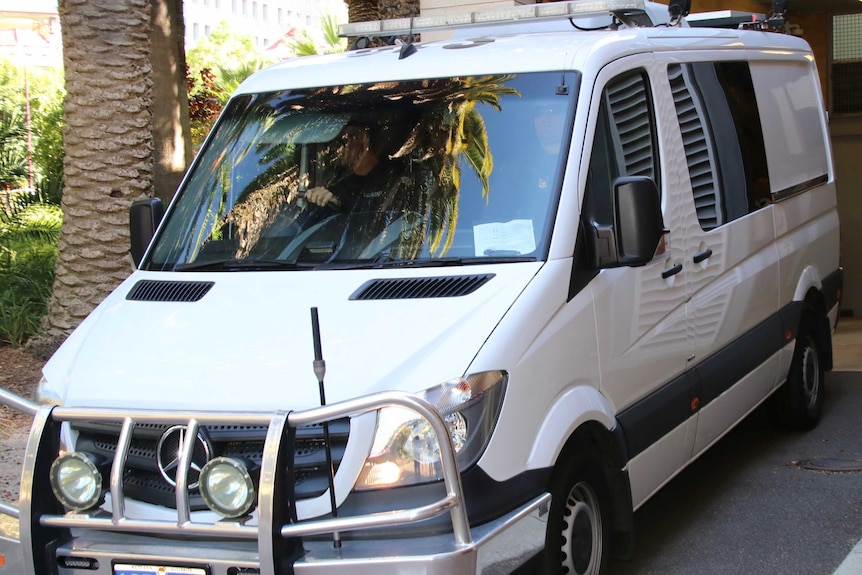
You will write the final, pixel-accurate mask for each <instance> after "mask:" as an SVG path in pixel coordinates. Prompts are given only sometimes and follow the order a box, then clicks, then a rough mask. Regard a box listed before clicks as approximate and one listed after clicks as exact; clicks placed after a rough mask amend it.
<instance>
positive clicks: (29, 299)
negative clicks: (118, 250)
mask: <svg viewBox="0 0 862 575" xmlns="http://www.w3.org/2000/svg"><path fill="white" fill-rule="evenodd" d="M61 223H62V212H61V210H60V208H59V207H58V206H54V205H49V204H29V205H26V206H23V207H22V208H21V209H19V210H17V211H16V212H15V213H14V214H11V215H5V216H3V215H2V214H0V341H2V342H6V343H9V344H11V345H12V346H13V347H18V346H20V345H22V344H23V343H24V342H26V341H27V339H28V338H29V337H30V336H31V335H33V334H35V333H36V331H38V329H39V321H40V320H41V318H42V316H43V315H44V314H45V311H46V307H47V301H48V297H49V296H50V295H51V288H52V286H53V283H54V263H55V261H56V259H57V238H58V235H59V231H60V225H61Z"/></svg>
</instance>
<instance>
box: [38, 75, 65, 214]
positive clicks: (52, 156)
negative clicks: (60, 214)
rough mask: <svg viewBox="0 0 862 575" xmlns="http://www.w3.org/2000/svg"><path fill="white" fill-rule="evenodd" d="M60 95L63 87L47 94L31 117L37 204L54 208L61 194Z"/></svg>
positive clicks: (61, 101) (61, 141)
mask: <svg viewBox="0 0 862 575" xmlns="http://www.w3.org/2000/svg"><path fill="white" fill-rule="evenodd" d="M63 96H64V91H63V90H62V88H57V89H55V91H54V92H53V93H48V94H46V95H45V96H44V97H42V98H41V99H40V100H39V101H38V106H36V107H35V111H34V114H33V138H34V144H33V162H34V163H35V165H36V172H37V181H36V188H37V190H38V195H37V197H38V201H40V202H46V203H51V204H56V205H60V198H61V197H62V195H63V126H64V124H65V122H64V120H63Z"/></svg>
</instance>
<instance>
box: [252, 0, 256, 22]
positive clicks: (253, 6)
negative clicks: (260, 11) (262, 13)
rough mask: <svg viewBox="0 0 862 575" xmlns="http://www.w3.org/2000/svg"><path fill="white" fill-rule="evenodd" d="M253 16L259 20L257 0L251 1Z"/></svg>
mask: <svg viewBox="0 0 862 575" xmlns="http://www.w3.org/2000/svg"><path fill="white" fill-rule="evenodd" d="M251 17H252V18H254V19H255V20H257V2H252V3H251Z"/></svg>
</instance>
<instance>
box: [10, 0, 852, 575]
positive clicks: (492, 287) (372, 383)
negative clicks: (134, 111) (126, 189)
mask: <svg viewBox="0 0 862 575" xmlns="http://www.w3.org/2000/svg"><path fill="white" fill-rule="evenodd" d="M669 20H670V21H669ZM461 21H463V22H465V23H467V25H466V26H459V22H461ZM510 21H511V22H510ZM515 21H517V22H515ZM477 23H483V25H484V26H485V27H484V28H483V27H478V28H477V27H476V25H477ZM357 27H358V33H359V34H360V35H367V36H387V35H393V36H397V35H402V34H403V35H405V36H406V35H407V34H408V33H410V32H412V33H416V34H419V33H423V32H427V31H428V30H432V29H440V28H446V29H449V30H452V29H455V30H456V32H455V34H456V35H455V36H454V37H451V38H449V39H444V40H437V41H429V42H423V43H413V42H412V41H408V42H406V43H402V44H400V45H389V46H383V47H377V48H360V49H355V50H352V51H349V52H346V53H343V54H333V55H327V56H320V57H313V58H312V57H310V58H299V59H293V60H290V61H287V62H284V63H281V64H278V65H275V66H273V67H270V68H268V69H266V70H263V71H261V72H259V73H257V74H255V75H254V76H252V77H251V78H250V79H248V80H247V81H246V82H245V83H244V84H243V85H242V86H241V87H240V89H239V90H238V92H237V93H236V94H235V95H234V96H233V98H232V99H231V101H230V102H229V103H228V105H227V107H226V108H225V110H224V112H223V113H222V115H221V117H220V119H219V120H218V123H217V125H216V126H215V128H214V129H213V132H212V134H211V135H210V136H209V138H208V140H207V142H206V143H205V145H204V147H203V149H202V150H201V152H200V154H199V155H198V157H197V158H196V160H195V162H194V164H193V165H192V167H191V168H190V170H189V172H188V174H187V176H186V178H185V180H184V182H183V183H182V185H181V188H180V190H179V191H178V193H177V194H176V197H175V199H174V200H173V202H172V203H171V205H170V206H169V207H168V208H167V210H165V213H164V217H162V216H161V210H160V208H159V206H158V203H157V202H155V201H145V202H142V203H138V204H137V205H136V206H135V207H134V208H133V211H132V217H131V220H132V240H133V252H134V254H135V260H136V262H137V263H138V266H137V269H136V271H135V272H134V273H133V274H132V275H131V276H130V277H129V278H128V279H127V280H126V281H125V282H124V283H123V284H122V285H121V286H120V287H118V288H117V289H116V290H115V291H114V293H113V294H112V295H111V296H109V297H108V298H107V299H106V300H105V301H104V302H103V303H102V304H101V305H100V306H99V307H98V308H97V309H96V310H95V311H94V312H93V313H92V314H91V315H90V316H89V317H88V318H87V319H86V320H85V321H84V322H83V323H82V324H81V325H80V327H79V328H78V329H77V330H76V331H75V332H74V334H73V335H72V336H71V337H69V338H68V340H67V341H66V342H65V344H64V345H63V346H62V348H61V349H60V350H59V351H58V352H57V353H56V354H55V355H54V357H53V358H52V359H51V360H50V361H49V362H48V363H47V365H46V366H45V369H44V380H43V382H42V383H41V385H40V388H39V397H38V399H39V402H40V406H39V408H38V411H37V412H36V415H35V420H34V421H35V422H34V425H33V428H32V432H31V436H30V441H29V445H28V448H27V454H26V459H25V462H24V470H23V476H22V485H21V493H22V495H21V500H20V507H19V508H15V509H11V510H10V509H8V508H6V511H7V512H10V513H13V514H18V515H19V516H20V541H21V549H22V557H23V559H22V562H23V565H22V569H21V570H22V571H23V572H25V573H31V574H40V575H41V574H45V573H57V574H63V575H66V574H69V575H71V574H75V575H81V574H84V573H93V574H98V575H132V574H134V575H141V574H155V573H168V574H179V573H183V574H186V575H240V574H253V573H261V574H267V575H274V574H286V573H296V574H298V575H301V574H318V573H351V574H355V573H369V574H372V573H373V574H375V575H379V574H388V573H391V574H395V573H398V574H419V573H438V574H463V573H483V574H490V573H505V572H510V571H512V570H514V569H515V568H516V567H518V566H519V565H522V564H524V563H525V562H527V561H528V560H529V561H535V562H536V563H537V564H540V565H541V570H542V572H546V573H558V572H569V573H578V574H597V573H600V572H601V571H602V569H603V568H605V567H607V565H608V562H609V560H610V558H611V557H612V556H622V557H625V556H627V555H630V554H631V553H632V549H633V541H634V539H633V513H634V510H636V509H637V508H638V507H639V506H641V505H642V504H643V503H644V502H645V501H646V500H647V499H649V497H650V496H651V495H653V494H654V493H655V492H656V491H657V490H658V489H660V488H661V487H662V485H664V484H665V483H667V482H668V481H669V480H670V479H671V478H672V477H673V476H674V475H676V474H677V473H679V472H680V471H681V470H682V469H684V468H685V467H686V466H687V465H688V464H689V463H690V462H692V461H693V460H694V459H695V458H697V457H698V456H699V455H700V454H702V453H703V452H704V450H706V449H707V448H708V447H709V446H711V445H712V444H713V443H715V442H716V441H717V440H718V439H719V438H720V437H721V436H722V435H723V434H725V433H726V432H727V431H728V430H729V429H731V428H732V427H733V426H734V425H735V424H736V423H738V422H739V421H740V420H741V419H742V418H744V417H745V416H746V414H748V413H749V412H751V411H752V410H753V409H754V408H755V407H756V406H758V405H759V404H760V403H761V402H763V401H765V400H766V399H767V398H769V397H770V396H774V397H775V403H776V407H777V408H778V409H779V410H780V411H781V412H782V413H783V415H784V417H785V419H786V421H787V422H788V423H790V424H791V425H793V426H796V427H801V428H808V427H812V426H814V425H816V424H817V421H818V418H819V416H820V409H821V403H822V399H823V390H824V371H825V370H828V369H830V368H831V363H832V359H831V358H832V351H831V331H832V328H833V327H834V323H835V321H836V318H837V310H838V302H839V297H840V290H841V284H842V272H841V268H840V267H839V261H838V244H839V227H838V216H837V212H836V193H835V182H834V171H833V167H832V161H831V156H830V146H829V138H828V132H827V123H826V113H825V111H824V106H823V101H822V98H821V93H820V86H819V81H818V76H817V72H816V69H815V64H814V58H813V56H812V52H811V49H810V48H809V47H808V45H807V44H806V43H805V42H804V41H802V40H800V39H798V38H794V37H791V36H788V35H782V34H777V33H772V32H766V31H763V30H748V31H741V30H736V29H727V28H722V29H720V28H708V27H697V28H695V27H691V26H689V25H688V24H687V23H686V22H685V21H684V20H678V18H677V14H674V16H673V18H670V17H669V14H668V9H667V7H665V6H661V5H657V4H652V3H649V2H647V3H643V2H642V1H641V0H626V1H621V0H597V1H591V2H579V1H575V2H567V3H551V4H541V5H531V6H523V7H517V8H514V9H511V10H505V11H498V12H481V13H474V14H469V15H459V16H452V17H443V18H441V19H439V20H435V19H433V18H415V19H413V20H412V21H409V20H406V21H389V22H383V23H379V22H378V23H365V24H360V25H357ZM755 27H757V26H755ZM362 44H363V41H362V40H358V41H357V45H362ZM156 225H157V229H155V227H156ZM154 229H155V232H154V234H153V235H152V241H149V240H150V235H151V234H152V232H153V230H154ZM145 246H148V247H146V249H145V253H144V247H145ZM3 397H4V401H5V402H7V403H15V402H16V401H17V405H18V406H20V407H22V408H24V409H28V408H30V407H31V404H29V403H28V402H26V401H24V400H20V399H16V398H13V397H10V396H9V395H8V394H6V395H3ZM32 407H33V409H34V410H35V406H32Z"/></svg>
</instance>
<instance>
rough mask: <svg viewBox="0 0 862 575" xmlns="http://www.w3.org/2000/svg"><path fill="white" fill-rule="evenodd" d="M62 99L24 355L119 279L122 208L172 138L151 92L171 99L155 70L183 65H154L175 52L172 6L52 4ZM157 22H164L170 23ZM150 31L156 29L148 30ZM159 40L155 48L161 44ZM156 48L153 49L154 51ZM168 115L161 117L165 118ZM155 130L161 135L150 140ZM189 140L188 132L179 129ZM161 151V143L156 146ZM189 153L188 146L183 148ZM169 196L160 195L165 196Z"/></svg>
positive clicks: (46, 342) (147, 182)
mask: <svg viewBox="0 0 862 575" xmlns="http://www.w3.org/2000/svg"><path fill="white" fill-rule="evenodd" d="M59 14H60V22H61V25H62V28H63V63H64V67H65V71H66V99H65V101H64V108H63V114H64V117H65V120H66V127H65V131H64V155H65V157H64V173H65V189H64V192H63V198H62V209H63V214H64V217H63V224H62V228H61V230H60V238H59V242H58V249H59V255H58V258H57V266H56V274H55V280H54V288H53V295H52V297H51V299H50V300H49V304H48V315H47V316H46V317H45V318H44V320H43V323H42V329H41V333H40V335H39V338H38V341H36V342H34V345H33V350H34V351H36V352H40V353H47V352H50V351H51V350H52V348H54V347H56V345H57V344H58V343H59V342H60V341H61V340H62V338H64V337H65V336H66V335H68V333H69V332H71V330H72V329H73V328H74V327H75V326H77V324H78V323H80V322H81V321H82V320H83V319H84V317H86V315H87V314H88V313H89V312H90V311H91V310H92V309H93V308H94V307H95V306H96V305H97V304H99V303H100V302H101V301H102V299H104V297H105V296H106V295H107V294H108V293H109V292H110V291H111V290H112V289H113V288H114V287H115V286H116V285H117V284H119V283H120V282H121V281H122V280H124V279H125V278H126V276H128V274H129V272H130V270H131V267H130V265H129V259H128V252H129V230H128V213H129V207H130V205H131V203H132V202H133V201H134V200H136V199H138V198H140V197H142V196H153V195H155V193H156V185H155V184H154V180H155V177H156V168H155V166H156V152H160V155H162V154H166V153H171V152H172V151H173V149H174V148H173V147H172V146H175V145H176V144H175V142H177V141H178V140H180V144H179V145H181V146H185V144H184V142H181V140H182V138H178V137H177V136H176V134H175V132H176V126H175V122H176V120H173V122H174V123H173V124H172V123H171V121H172V120H171V119H170V118H178V117H180V114H179V112H176V107H178V106H181V100H180V99H178V98H174V97H172V96H169V97H168V98H164V99H165V100H168V99H170V100H173V101H175V102H176V107H174V108H170V107H169V108H168V109H164V108H157V107H155V105H154V100H155V98H154V90H155V89H159V91H160V93H162V94H164V93H167V94H169V95H170V94H172V93H173V94H174V96H176V95H177V94H176V92H177V90H176V89H171V90H168V91H167V92H165V90H167V88H166V87H167V86H172V83H171V82H170V81H162V78H163V76H160V75H159V74H163V73H176V74H177V76H178V77H179V82H181V86H182V89H181V90H179V91H180V92H181V93H182V94H183V95H184V94H185V77H184V71H185V66H184V58H183V57H182V56H181V55H176V59H177V60H178V61H181V62H183V65H182V66H173V67H172V66H170V65H161V63H160V62H157V61H156V59H157V58H160V57H165V56H166V55H167V54H168V53H169V52H171V51H172V50H179V51H180V53H181V52H182V50H183V41H182V33H181V30H182V27H181V26H176V25H175V24H176V18H177V17H180V18H181V17H182V16H181V15H182V9H181V4H180V0H150V1H141V0H88V1H87V2H60V4H59ZM160 19H168V20H169V22H168V23H169V24H173V25H169V26H165V25H163V24H165V23H164V22H163V21H162V20H160ZM155 30H158V31H157V32H155ZM160 41H162V42H160ZM156 45H158V46H162V47H163V48H164V49H158V50H153V49H151V48H152V47H153V46H156ZM166 116H167V118H166ZM154 132H156V133H158V134H161V136H160V137H161V138H164V139H165V140H167V139H168V138H170V140H168V141H165V142H162V140H159V141H158V142H157V141H156V138H155V137H154ZM182 132H183V135H186V136H187V134H188V132H187V128H185V127H184V129H183V130H182ZM162 144H163V145H162ZM189 150H190V148H189ZM171 193H173V190H169V191H168V194H171Z"/></svg>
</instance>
